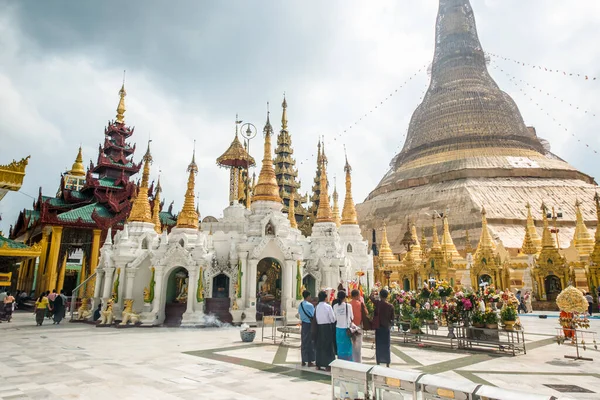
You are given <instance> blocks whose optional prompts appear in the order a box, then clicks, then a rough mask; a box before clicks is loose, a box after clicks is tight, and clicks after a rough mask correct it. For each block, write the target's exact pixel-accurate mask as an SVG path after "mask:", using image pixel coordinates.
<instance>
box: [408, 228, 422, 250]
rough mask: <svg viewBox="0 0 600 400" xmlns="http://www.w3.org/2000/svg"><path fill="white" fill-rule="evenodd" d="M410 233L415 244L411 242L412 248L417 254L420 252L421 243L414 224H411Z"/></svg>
mask: <svg viewBox="0 0 600 400" xmlns="http://www.w3.org/2000/svg"><path fill="white" fill-rule="evenodd" d="M410 233H411V235H412V239H413V240H414V242H415V244H413V246H412V249H413V250H414V251H415V252H417V254H419V255H420V254H421V245H420V244H419V235H417V226H416V225H415V224H412V226H411V229H410Z"/></svg>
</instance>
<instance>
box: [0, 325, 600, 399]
mask: <svg viewBox="0 0 600 400" xmlns="http://www.w3.org/2000/svg"><path fill="white" fill-rule="evenodd" d="M522 320H523V323H524V325H525V327H526V331H527V332H528V333H527V334H526V341H527V354H526V355H519V356H516V357H510V356H497V355H492V354H485V353H466V352H458V351H456V350H432V349H422V348H416V347H413V346H399V345H394V346H392V351H393V355H392V357H393V360H392V361H393V367H394V368H398V369H417V370H420V371H423V372H426V373H432V374H441V375H444V376H449V377H453V378H455V379H463V380H464V379H467V380H470V381H473V382H476V383H485V384H490V385H495V386H503V387H511V388H513V389H520V390H524V391H529V392H536V393H547V394H553V395H555V396H559V397H560V398H561V399H562V398H565V399H567V398H571V399H598V398H600V363H599V362H598V361H600V352H599V351H598V350H595V349H594V348H593V344H592V343H589V344H588V346H587V350H586V351H585V352H584V355H585V356H586V357H591V358H594V361H574V360H569V359H566V358H564V357H563V356H564V355H565V354H574V353H575V349H574V348H572V347H571V346H570V345H563V346H558V345H557V343H556V342H555V340H554V339H553V338H554V335H555V333H556V330H555V328H556V326H557V324H558V322H557V319H556V318H548V319H546V320H542V319H539V318H537V317H532V316H525V317H523V318H522ZM598 329H600V320H593V321H592V326H591V328H590V330H592V331H594V330H598ZM260 339H261V338H260V329H259V330H258V332H257V339H256V340H255V342H254V343H252V344H244V343H242V342H241V341H240V337H239V332H238V329H237V328H221V329H217V328H207V329H179V328H151V329H141V328H132V329H114V328H96V327H94V326H92V325H85V324H75V323H68V322H66V321H65V322H63V323H62V324H61V325H58V326H57V325H52V323H51V322H50V323H48V322H46V323H45V324H44V326H42V327H36V326H35V322H34V317H33V315H32V314H30V313H16V314H15V316H14V320H13V322H11V323H6V322H3V323H2V324H0V343H1V345H0V349H1V351H0V353H1V357H2V366H1V367H0V399H3V400H4V399H108V398H117V399H120V400H125V399H161V400H168V399H220V400H229V399H231V400H233V399H235V400H255V399H302V400H306V399H310V400H312V399H315V400H317V399H329V398H330V396H331V395H330V386H329V379H330V378H329V376H328V375H327V374H325V373H317V372H316V371H314V370H309V369H308V368H302V367H301V366H300V351H299V349H298V348H297V347H287V346H279V345H274V344H269V343H267V342H266V341H265V342H264V343H261V340H260ZM363 356H365V357H366V360H365V361H366V363H374V350H373V349H372V348H371V345H370V344H366V345H365V348H364V349H363ZM546 385H572V386H573V387H570V388H566V389H567V390H570V392H566V393H565V392H563V393H561V392H559V391H557V390H555V389H552V388H550V387H548V386H546ZM575 391H577V392H575Z"/></svg>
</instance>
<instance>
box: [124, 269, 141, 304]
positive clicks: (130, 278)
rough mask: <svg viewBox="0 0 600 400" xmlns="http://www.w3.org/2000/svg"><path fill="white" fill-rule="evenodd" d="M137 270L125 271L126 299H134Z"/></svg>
mask: <svg viewBox="0 0 600 400" xmlns="http://www.w3.org/2000/svg"><path fill="white" fill-rule="evenodd" d="M137 270H138V269H137V268H126V269H125V299H127V300H131V299H133V282H134V279H135V274H136V272H137Z"/></svg>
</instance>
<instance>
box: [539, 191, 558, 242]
mask: <svg viewBox="0 0 600 400" xmlns="http://www.w3.org/2000/svg"><path fill="white" fill-rule="evenodd" d="M542 218H543V221H544V228H543V230H542V249H543V250H544V249H546V250H548V249H554V248H555V247H556V243H555V242H554V237H552V233H551V232H550V228H549V227H548V208H547V207H546V205H545V204H544V203H542Z"/></svg>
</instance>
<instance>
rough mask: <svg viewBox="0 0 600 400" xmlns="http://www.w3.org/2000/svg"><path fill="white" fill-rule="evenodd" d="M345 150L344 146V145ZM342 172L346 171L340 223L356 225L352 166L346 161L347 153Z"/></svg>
mask: <svg viewBox="0 0 600 400" xmlns="http://www.w3.org/2000/svg"><path fill="white" fill-rule="evenodd" d="M345 152H346V148H345V146H344V153H345ZM344 172H346V197H345V198H344V209H343V210H342V225H358V219H357V218H356V208H355V207H354V199H353V198H352V176H351V173H352V167H351V166H350V163H348V155H346V164H345V165H344Z"/></svg>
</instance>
